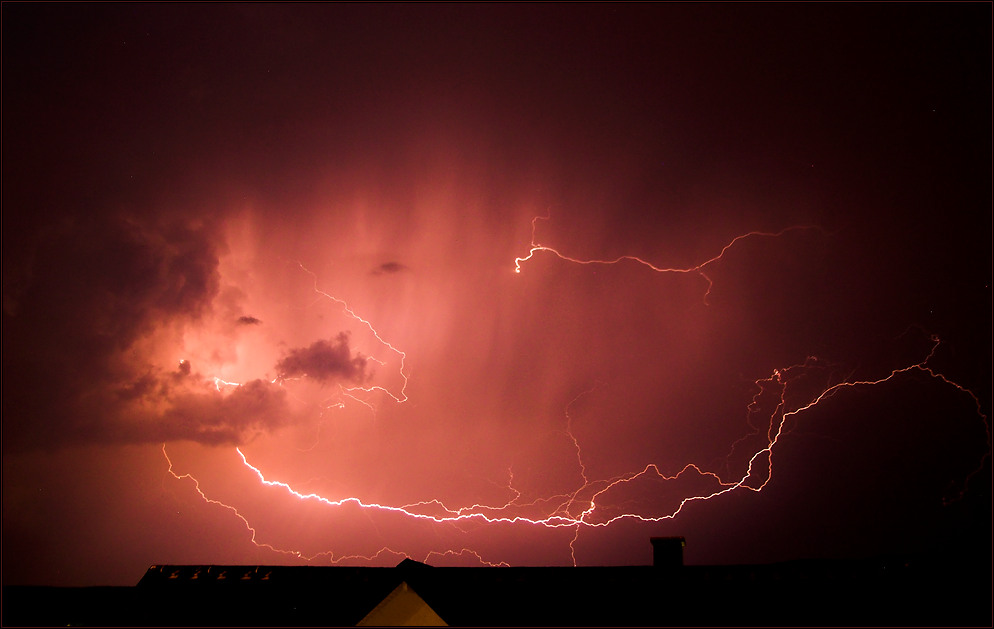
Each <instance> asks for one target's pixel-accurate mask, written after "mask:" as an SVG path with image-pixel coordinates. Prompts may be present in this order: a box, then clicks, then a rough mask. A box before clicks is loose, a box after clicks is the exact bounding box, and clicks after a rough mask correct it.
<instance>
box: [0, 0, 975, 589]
mask: <svg viewBox="0 0 994 629" xmlns="http://www.w3.org/2000/svg"><path fill="white" fill-rule="evenodd" d="M990 18H991V7H990V5H989V4H953V5H949V4H940V5H879V6H872V7H865V6H862V5H858V4H853V5H818V6H810V5H800V4H798V5H776V6H775V7H774V6H772V5H749V6H740V5H671V4H662V5H621V6H617V5H615V4H611V5H566V6H563V5H541V6H540V5H511V6H497V5H494V6H491V5H471V6H423V5H355V6H338V5H296V6H291V7H283V6H274V5H269V6H256V5H240V4H234V5H178V6H177V5H173V6H160V5H144V4H140V5H124V6H121V5H99V6H87V7H84V8H82V9H78V8H75V7H70V6H53V5H44V4H42V5H11V4H5V5H4V6H3V29H4V30H3V42H4V43H3V181H4V186H3V452H4V455H3V581H4V583H33V584H45V585H98V584H117V585H129V584H133V583H135V582H136V581H137V580H138V578H139V577H140V576H141V574H142V573H143V571H144V570H145V568H146V567H147V566H148V565H150V564H155V563H172V564H183V563H197V564H201V563H229V564H265V563H269V564H273V563H307V562H309V563H310V564H312V565H331V564H351V565H394V564H396V563H397V562H398V561H400V559H401V558H403V557H405V556H409V557H412V558H414V559H417V560H421V561H427V562H428V563H432V564H433V565H482V564H485V563H490V564H509V565H572V564H574V563H575V564H577V565H629V564H645V563H648V562H649V561H650V554H651V550H650V547H649V543H648V538H649V537H650V536H656V535H683V536H685V537H686V538H687V542H688V545H687V551H686V552H687V554H686V558H687V561H688V562H689V563H744V562H766V561H778V560H787V559H795V558H804V557H864V556H871V555H878V554H884V553H908V552H928V551H931V550H933V549H934V546H935V539H937V538H942V539H954V540H956V543H955V544H953V545H952V546H953V548H952V550H950V552H955V553H964V552H981V553H984V552H986V553H987V554H989V550H990V546H989V537H987V535H988V534H989V531H990V510H991V502H990V497H991V490H990V463H989V457H988V456H987V453H988V452H989V450H990V438H989V433H988V431H987V421H988V420H987V418H988V416H989V414H990V396H991V392H990V385H991V291H990V287H991V239H990V235H991V204H992V201H991V186H990V173H991V142H990V140H991V127H990V113H991V91H990V88H991V83H990V76H991V66H990V43H991V39H990V37H991V34H990V28H989V27H990ZM529 254H531V255H529ZM589 261H608V262H610V261H616V262H614V263H611V264H607V263H600V262H595V263H587V262H589ZM516 266H517V267H518V268H520V272H518V273H516V272H515V270H516ZM934 338H937V339H938V342H937V341H935V340H934ZM926 359H927V363H923V361H926ZM792 366H794V367H792ZM895 370H901V371H900V372H899V373H897V374H896V375H895V376H894V377H892V378H890V379H888V380H887V381H886V382H881V383H878V384H856V385H854V386H848V384H847V383H857V382H864V383H868V382H876V381H879V380H882V379H885V378H887V376H889V375H890V374H891V373H892V372H893V371H895ZM782 383H788V384H787V385H786V386H785V385H783V384H782ZM831 387H836V388H835V389H832V394H831V395H828V396H825V397H824V398H822V399H820V400H819V401H818V403H817V404H816V405H814V406H812V407H811V408H808V409H807V410H803V411H801V412H797V413H791V411H794V410H797V409H800V408H802V407H805V406H806V405H808V404H809V403H810V402H812V401H814V400H816V399H818V396H819V394H820V393H821V392H823V391H825V390H826V389H830V388H831ZM781 401H782V402H783V407H778V404H779V403H780V402H781ZM771 418H772V420H773V421H772V423H771ZM781 419H782V420H783V423H782V426H781V423H780V422H781ZM781 429H782V430H781ZM778 431H780V432H782V434H780V435H779V436H778V437H777V434H778ZM775 437H776V441H775V446H774V447H773V448H772V455H766V454H763V450H764V448H766V447H767V446H768V445H769V444H770V441H771V440H772V439H774V438H775ZM243 455H244V459H243ZM750 461H751V462H752V465H753V468H754V473H753V475H751V476H748V479H747V480H746V481H745V482H742V483H741V486H740V487H738V488H737V489H733V490H730V491H725V492H724V493H721V494H720V495H717V496H714V497H713V498H710V499H698V498H703V497H706V496H709V495H711V494H713V493H716V492H719V491H722V490H723V489H726V488H728V487H729V486H730V485H732V484H735V483H736V482H737V481H740V480H742V479H745V478H746V477H747V475H748V474H749V472H748V470H749V469H750V468H749V466H750ZM688 466H691V467H688ZM771 468H772V474H770V472H769V471H768V470H769V469H771ZM643 470H645V471H646V473H645V474H642V475H639V472H642V471H643ZM681 470H686V471H685V472H684V473H683V474H681V475H680V476H679V477H678V478H674V477H676V476H677V475H678V473H680V472H681ZM260 474H261V475H262V476H264V478H265V480H266V481H275V482H278V483H283V484H285V485H273V484H265V483H263V482H262V479H261V478H260ZM618 480H622V481H623V482H620V483H617V484H614V485H612V483H613V482H615V481H618ZM766 481H769V482H766ZM764 483H765V485H764ZM287 486H288V487H289V488H292V490H294V491H295V492H296V493H297V494H298V495H308V494H314V497H311V498H305V499H302V498H300V497H299V496H298V495H294V494H292V493H290V492H289V491H288V490H287V489H286V487H287ZM760 486H762V491H754V490H755V489H758V488H759V487H760ZM964 488H965V489H966V493H965V496H963V497H960V494H961V493H962V492H963V490H964ZM688 498H691V500H690V501H688V502H686V503H684V502H683V501H685V500H687V499H688ZM347 499H353V500H347ZM592 499H593V500H594V501H595V502H596V504H597V508H596V509H594V510H592V511H589V512H587V513H585V511H587V510H588V509H589V507H590V504H591V500H592ZM343 500H345V502H344V503H342V504H329V502H335V501H343ZM681 504H683V506H682V508H681ZM374 505H379V506H374ZM442 505H444V507H443V506H442ZM677 511H679V513H676V512H677ZM674 514H675V515H674ZM464 515H468V516H471V517H460V516H464ZM619 516H621V517H619ZM669 516H673V517H669ZM514 518H517V520H515V521H508V520H513V519H514ZM615 518H618V519H615ZM440 520H441V521H440ZM612 520H613V521H612ZM609 521H610V524H609V525H604V526H602V525H603V524H606V523H607V522H609ZM985 537H987V542H986V543H987V544H988V545H987V546H986V547H985V548H982V549H981V550H979V551H977V550H976V547H975V546H973V544H975V543H976V541H977V539H983V538H985ZM384 549H386V550H384Z"/></svg>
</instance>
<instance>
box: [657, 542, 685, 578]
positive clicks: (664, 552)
mask: <svg viewBox="0 0 994 629" xmlns="http://www.w3.org/2000/svg"><path fill="white" fill-rule="evenodd" d="M649 541H650V542H652V565H653V567H654V568H667V569H670V570H672V569H675V568H682V567H683V547H684V546H686V545H687V542H686V541H685V540H684V539H683V537H650V538H649Z"/></svg>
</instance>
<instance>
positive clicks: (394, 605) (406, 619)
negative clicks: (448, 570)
mask: <svg viewBox="0 0 994 629" xmlns="http://www.w3.org/2000/svg"><path fill="white" fill-rule="evenodd" d="M356 626H357V627H375V626H394V627H398V626H399V627H447V626H448V624H447V623H446V622H445V621H444V620H442V618H441V617H440V616H439V615H438V614H436V613H435V610H433V609H432V608H431V607H429V606H428V603H426V602H425V601H424V599H423V598H421V597H420V596H418V594H417V592H415V591H414V590H412V589H411V587H410V586H409V585H407V582H406V581H401V582H400V585H398V586H397V587H396V588H394V590H393V592H390V594H388V595H387V597H386V598H384V599H383V600H382V601H380V603H379V604H378V605H377V606H376V607H374V608H373V609H372V610H371V611H370V612H369V613H368V614H366V616H365V617H364V618H363V619H362V620H360V621H359V622H358V623H356Z"/></svg>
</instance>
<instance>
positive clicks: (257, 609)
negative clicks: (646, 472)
mask: <svg viewBox="0 0 994 629" xmlns="http://www.w3.org/2000/svg"><path fill="white" fill-rule="evenodd" d="M684 544H685V542H684V541H683V539H682V538H654V539H653V541H652V545H653V556H654V557H655V562H656V565H645V566H611V567H579V568H576V567H510V568H482V567H481V568H445V567H432V566H428V565H426V564H423V563H419V562H416V561H413V560H410V559H405V560H404V561H402V562H400V564H398V565H397V566H395V567H393V568H386V567H384V568H368V567H345V566H321V567H318V566H234V565H199V566H198V565H182V566H180V565H155V566H151V567H149V568H148V570H147V571H146V572H145V575H144V576H143V577H142V578H141V580H140V581H139V582H138V584H137V585H136V586H134V587H105V588H44V587H27V586H4V588H3V607H2V610H3V618H2V621H3V623H2V624H3V626H24V627H32V626H68V625H90V626H105V627H114V626H146V627H164V626H177V627H184V626H186V627H192V626H200V627H204V626H227V627H231V626H243V627H287V626H290V627H309V626H325V627H341V626H357V625H359V626H383V625H390V626H405V625H421V626H428V625H439V626H441V625H446V624H447V625H450V626H478V627H479V626H533V627H534V626H580V627H583V626H587V627H590V626H596V627H607V626H777V625H779V626H805V625H806V626H811V625H830V626H853V625H862V626H873V625H891V626H914V625H917V626H922V625H930V626H989V625H990V621H991V613H992V608H991V573H990V564H989V563H987V562H985V558H984V557H979V558H973V560H972V561H970V560H968V561H955V562H951V561H949V560H947V559H943V558H936V557H928V556H926V557H922V556H910V557H909V556H881V557H873V558H869V559H861V560H853V561H834V560H802V561H789V562H781V563H774V564H759V565H732V566H695V565H688V566H684V565H683V562H682V557H683V555H682V551H683V547H684Z"/></svg>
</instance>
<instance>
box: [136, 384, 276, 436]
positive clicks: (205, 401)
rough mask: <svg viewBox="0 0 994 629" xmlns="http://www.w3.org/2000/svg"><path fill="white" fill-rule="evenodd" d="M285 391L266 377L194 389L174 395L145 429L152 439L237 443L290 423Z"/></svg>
mask: <svg viewBox="0 0 994 629" xmlns="http://www.w3.org/2000/svg"><path fill="white" fill-rule="evenodd" d="M289 418H290V412H289V409H288V407H287V396H286V391H285V390H284V389H283V388H281V387H279V386H277V385H275V384H272V383H271V382H267V381H265V380H252V381H250V382H247V383H245V384H242V385H241V386H237V387H234V388H233V390H231V391H230V392H225V393H221V392H219V391H206V392H192V393H184V394H181V395H178V396H175V397H174V398H173V399H172V400H171V407H170V408H169V410H167V411H166V412H164V413H162V414H161V415H160V416H159V417H158V418H157V421H156V422H155V425H154V426H153V427H152V428H151V429H150V430H147V431H146V432H147V433H148V434H147V435H143V436H145V437H146V439H147V438H148V437H153V438H152V439H151V440H152V441H174V440H179V439H189V440H192V441H198V442H200V443H206V444H209V445H220V444H237V443H242V442H243V441H244V440H245V439H246V438H249V437H251V436H252V434H253V433H254V432H256V431H271V430H273V429H276V428H278V427H280V426H283V425H285V424H287V423H288V422H289Z"/></svg>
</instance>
